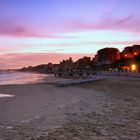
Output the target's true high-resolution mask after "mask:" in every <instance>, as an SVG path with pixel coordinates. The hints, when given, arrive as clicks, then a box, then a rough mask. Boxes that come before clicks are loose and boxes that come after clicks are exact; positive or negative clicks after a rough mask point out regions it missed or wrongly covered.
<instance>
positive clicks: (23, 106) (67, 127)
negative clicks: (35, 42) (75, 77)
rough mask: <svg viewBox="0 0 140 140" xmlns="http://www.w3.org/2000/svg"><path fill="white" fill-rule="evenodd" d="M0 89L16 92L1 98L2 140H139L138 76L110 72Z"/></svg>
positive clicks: (10, 92)
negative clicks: (75, 81)
mask: <svg viewBox="0 0 140 140" xmlns="http://www.w3.org/2000/svg"><path fill="white" fill-rule="evenodd" d="M57 80H58V79H57ZM50 81H51V80H50ZM51 82H53V80H52V81H51ZM0 93H1V94H10V95H15V96H14V97H12V98H0V140H26V139H27V140H30V139H32V140H138V139H140V79H139V78H131V77H111V76H106V77H105V80H103V81H99V82H93V83H90V84H83V85H78V86H71V87H65V88H59V87H56V86H54V85H52V84H44V83H38V84H27V85H7V86H0Z"/></svg>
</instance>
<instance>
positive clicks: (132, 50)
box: [120, 45, 140, 71]
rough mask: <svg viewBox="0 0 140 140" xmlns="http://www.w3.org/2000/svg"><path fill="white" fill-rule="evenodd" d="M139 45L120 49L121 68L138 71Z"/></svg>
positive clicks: (139, 65)
mask: <svg viewBox="0 0 140 140" xmlns="http://www.w3.org/2000/svg"><path fill="white" fill-rule="evenodd" d="M139 57H140V45H133V46H128V47H125V48H124V50H123V51H122V61H121V63H120V66H121V69H123V70H127V71H134V68H135V71H139V70H140V64H139Z"/></svg>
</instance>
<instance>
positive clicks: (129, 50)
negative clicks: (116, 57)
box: [122, 45, 140, 59]
mask: <svg viewBox="0 0 140 140" xmlns="http://www.w3.org/2000/svg"><path fill="white" fill-rule="evenodd" d="M139 53H140V45H133V46H128V47H125V48H124V50H123V51H122V57H123V58H124V59H128V58H129V59H133V58H134V57H136V56H137V55H138V54H139Z"/></svg>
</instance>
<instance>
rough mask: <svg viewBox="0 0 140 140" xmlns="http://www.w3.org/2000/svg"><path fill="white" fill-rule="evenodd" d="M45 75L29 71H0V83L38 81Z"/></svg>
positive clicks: (10, 83) (11, 83)
mask: <svg viewBox="0 0 140 140" xmlns="http://www.w3.org/2000/svg"><path fill="white" fill-rule="evenodd" d="M47 76H48V75H46V74H37V73H30V72H0V85H13V84H29V83H38V82H42V81H43V80H44V78H45V77H47Z"/></svg>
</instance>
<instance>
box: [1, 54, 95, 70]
mask: <svg viewBox="0 0 140 140" xmlns="http://www.w3.org/2000/svg"><path fill="white" fill-rule="evenodd" d="M83 56H91V57H94V54H76V53H21V54H16V53H9V54H3V55H0V69H8V68H20V67H24V66H29V65H32V66H33V65H38V64H47V63H49V62H52V63H59V62H60V61H62V60H63V59H68V58H69V57H72V58H73V60H77V59H79V58H81V57H83Z"/></svg>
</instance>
